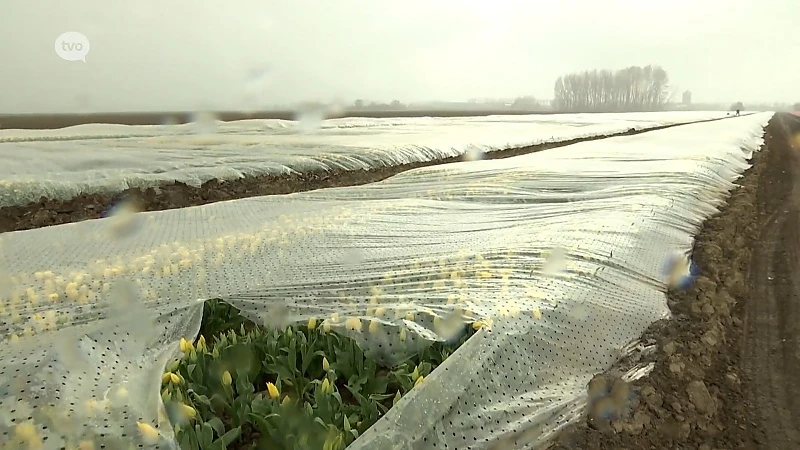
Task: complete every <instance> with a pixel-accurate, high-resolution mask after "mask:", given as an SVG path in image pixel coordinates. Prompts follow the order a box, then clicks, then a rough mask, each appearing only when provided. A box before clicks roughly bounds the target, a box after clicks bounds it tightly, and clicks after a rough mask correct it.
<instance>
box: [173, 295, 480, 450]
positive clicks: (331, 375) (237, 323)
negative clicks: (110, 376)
mask: <svg viewBox="0 0 800 450" xmlns="http://www.w3.org/2000/svg"><path fill="white" fill-rule="evenodd" d="M465 327H467V328H468V331H467V332H466V333H465V334H464V336H463V337H462V338H461V339H460V340H459V341H457V342H454V343H451V344H444V343H434V344H433V345H431V346H429V347H427V348H425V349H424V350H423V351H421V352H419V353H417V354H415V355H411V356H410V357H409V358H408V359H407V360H405V361H404V362H403V363H401V364H399V365H397V366H395V367H382V366H381V365H380V364H378V363H377V362H376V361H375V360H373V359H372V358H370V357H369V356H367V355H365V353H364V352H363V351H362V350H361V348H360V347H359V346H358V345H357V344H356V343H355V341H353V340H352V339H350V338H348V337H345V336H343V335H339V334H337V333H336V332H335V331H325V330H323V329H322V328H321V327H319V326H317V323H316V321H315V320H313V319H312V320H310V321H309V322H308V323H306V324H302V325H296V326H292V327H288V328H286V329H284V330H276V329H266V328H262V327H259V326H256V325H255V324H253V323H252V322H249V321H247V320H246V319H244V318H243V317H242V316H240V315H239V313H238V311H237V310H236V309H235V308H233V307H231V306H230V305H228V304H226V303H223V302H219V301H211V302H208V304H207V305H206V310H205V311H204V322H203V324H202V327H201V333H200V336H199V338H198V339H197V340H196V341H195V342H194V343H191V342H187V341H182V342H181V351H182V353H183V355H182V357H181V358H180V359H179V360H176V361H173V362H172V363H171V364H169V365H168V367H167V368H166V372H165V374H164V376H163V378H162V391H161V396H162V399H163V400H164V404H165V407H166V409H167V413H168V415H169V417H170V420H171V422H172V423H173V425H174V427H175V430H176V436H177V438H178V442H179V443H180V445H181V448H182V449H183V450H206V449H214V450H223V449H264V448H269V449H298V450H299V449H309V450H310V449H315V450H316V449H324V450H338V449H343V448H345V447H346V446H347V445H349V444H350V443H351V442H353V441H354V440H355V439H356V438H357V437H358V436H359V435H360V434H361V433H363V432H364V431H365V430H366V429H367V428H369V427H370V426H372V425H373V424H374V423H375V422H376V421H377V420H378V419H379V418H380V417H381V416H383V415H384V414H385V413H386V412H387V411H388V410H389V408H391V407H392V406H393V405H394V404H395V403H397V402H398V401H399V400H400V399H401V398H402V396H403V395H405V394H406V393H408V392H409V391H410V390H411V389H413V388H414V387H415V386H417V385H419V384H420V383H422V382H424V379H425V377H426V376H427V375H428V374H429V373H430V372H431V371H433V370H434V369H435V368H436V367H437V366H438V365H439V364H441V363H442V362H443V361H444V360H445V359H446V358H447V357H448V356H449V355H450V354H452V352H453V351H455V349H456V348H457V347H458V346H459V345H460V344H461V343H463V342H464V341H466V339H468V338H469V337H470V336H471V335H472V334H473V327H472V326H469V325H465ZM206 336H208V337H206Z"/></svg>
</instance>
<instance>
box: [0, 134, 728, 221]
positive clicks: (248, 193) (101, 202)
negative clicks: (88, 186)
mask: <svg viewBox="0 0 800 450" xmlns="http://www.w3.org/2000/svg"><path fill="white" fill-rule="evenodd" d="M714 120H721V119H711V120H705V121H701V122H709V121H714ZM674 126H680V125H666V126H660V127H655V128H650V129H647V130H640V131H636V130H633V129H632V130H630V131H626V132H623V133H618V134H614V135H611V136H627V135H633V134H639V133H646V132H649V131H655V130H661V129H665V128H670V127H674ZM607 137H610V136H596V137H591V138H581V139H570V140H567V141H561V142H555V143H547V144H541V145H533V146H530V147H522V148H516V149H510V150H505V151H497V152H490V153H486V154H484V155H482V156H483V158H484V159H499V158H510V157H512V156H519V155H523V154H527V153H533V152H537V151H542V150H547V149H551V148H556V147H563V146H566V145H570V144H574V143H576V142H582V141H591V140H596V139H604V138H607ZM463 159H464V158H463V157H453V158H446V159H439V160H434V161H428V162H420V163H413V164H403V165H399V166H391V167H381V168H376V169H372V170H357V171H345V170H340V171H330V172H324V171H313V172H304V173H301V174H286V175H264V176H259V177H248V178H242V179H238V180H231V181H225V182H220V181H219V180H210V181H208V182H206V183H204V184H203V185H202V186H200V187H192V186H189V185H186V184H184V183H177V182H171V183H165V184H163V185H162V186H160V187H159V188H158V189H129V190H127V191H125V192H122V193H120V194H118V195H120V196H129V197H133V198H134V199H137V200H139V201H140V204H141V205H142V206H143V208H144V210H145V211H162V210H167V209H176V208H185V207H189V206H198V205H204V204H207V203H214V202H219V201H225V200H236V199H241V198H248V197H257V196H262V195H275V194H288V193H292V192H303V191H310V190H314V189H321V188H326V187H339V186H357V185H362V184H367V183H373V182H376V181H380V180H384V179H386V178H389V177H391V176H393V175H396V174H398V173H400V172H404V171H406V170H410V169H414V168H417V167H425V166H432V165H437V164H447V163H453V162H458V161H463ZM114 197H116V196H114V195H108V194H82V195H78V196H76V197H74V198H72V199H70V200H51V199H46V198H42V199H40V200H39V201H38V202H33V203H29V204H27V205H21V206H6V207H2V208H0V233H3V232H7V231H16V230H28V229H33V228H41V227H46V226H50V225H59V224H63V223H70V222H79V221H81V220H87V219H96V218H99V217H101V214H102V213H103V211H104V210H105V209H106V208H108V206H109V205H110V204H111V203H112V200H114Z"/></svg>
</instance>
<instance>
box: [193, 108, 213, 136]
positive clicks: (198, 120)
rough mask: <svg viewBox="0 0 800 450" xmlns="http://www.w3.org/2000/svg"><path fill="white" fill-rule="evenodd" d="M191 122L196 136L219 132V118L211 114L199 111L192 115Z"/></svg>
mask: <svg viewBox="0 0 800 450" xmlns="http://www.w3.org/2000/svg"><path fill="white" fill-rule="evenodd" d="M190 121H191V123H192V128H193V129H194V131H195V133H196V134H213V133H216V132H217V116H215V115H214V114H213V113H211V112H206V111H198V112H195V113H192V115H191V116H190Z"/></svg>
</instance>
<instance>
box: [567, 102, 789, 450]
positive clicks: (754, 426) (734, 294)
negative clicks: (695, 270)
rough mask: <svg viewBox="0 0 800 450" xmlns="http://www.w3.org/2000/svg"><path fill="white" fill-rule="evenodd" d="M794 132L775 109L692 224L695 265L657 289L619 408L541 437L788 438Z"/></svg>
mask: <svg viewBox="0 0 800 450" xmlns="http://www.w3.org/2000/svg"><path fill="white" fill-rule="evenodd" d="M798 132H800V118H798V117H794V116H792V115H790V114H782V113H779V114H776V115H775V117H773V119H772V120H771V121H770V123H769V125H768V126H767V127H766V130H765V139H766V142H765V146H764V147H763V149H762V151H761V152H758V153H756V154H755V156H754V160H753V163H754V164H753V167H752V168H750V169H749V170H748V171H747V173H746V174H745V176H744V178H742V179H740V180H739V184H740V185H741V186H742V187H741V188H740V189H737V190H735V191H734V193H733V194H732V196H731V198H730V199H729V202H728V205H727V206H726V207H725V208H724V209H723V210H722V211H721V212H720V213H719V214H718V215H716V216H715V217H713V218H711V219H709V220H708V221H706V223H705V224H704V226H703V228H702V231H701V232H700V234H699V235H698V236H697V238H696V242H695V246H694V259H695V262H696V263H697V264H698V265H699V268H700V273H701V276H700V277H699V278H698V280H697V282H696V283H695V284H694V286H693V287H692V288H691V289H690V290H688V291H686V292H682V293H671V294H670V295H669V306H670V308H671V309H672V311H673V313H674V318H673V319H672V320H668V321H660V322H658V323H656V324H654V325H653V326H651V327H650V328H649V329H648V330H647V332H646V333H645V334H644V336H643V340H644V341H645V342H651V343H655V346H656V351H655V352H654V353H652V354H650V355H646V356H644V357H642V358H643V359H640V360H639V361H638V362H642V361H645V362H647V361H651V362H654V363H655V368H654V370H653V371H652V373H651V374H650V375H649V376H647V377H644V378H642V379H640V380H638V381H635V382H633V383H632V384H631V386H630V387H631V388H632V390H633V392H634V393H635V395H634V396H633V398H634V400H632V401H630V404H629V405H628V406H629V407H630V413H629V414H628V415H627V416H626V417H624V418H622V419H612V420H608V418H607V417H601V416H602V414H598V412H599V411H596V410H593V409H592V408H588V409H589V414H588V415H587V418H586V420H585V421H581V422H580V423H577V424H574V425H571V426H570V427H568V428H567V429H566V430H564V431H563V432H562V433H561V435H560V436H559V438H558V439H557V440H556V442H554V444H553V448H558V449H581V450H589V449H604V450H612V449H614V450H616V449H637V450H638V449H701V450H716V449H719V450H730V449H764V450H767V449H769V450H783V449H786V450H789V449H798V448H800V345H799V344H800V335H798V329H799V328H800V275H799V274H800V271H799V270H798V269H800V267H798V266H799V265H800V228H798V227H799V226H800V192H798V188H797V185H796V180H798V176H800V158H798V154H800V153H798V152H800V148H797V149H793V148H792V146H791V136H792V135H796V134H797V133H798ZM635 362H636V361H630V360H629V361H622V362H621V363H620V365H619V366H618V367H615V368H614V369H612V370H611V371H610V372H609V374H607V375H605V376H604V377H611V378H613V377H614V375H613V374H615V373H617V374H618V373H621V372H623V373H624V371H625V369H626V368H627V367H631V366H632V365H633V364H634V363H635ZM599 378H601V377H598V379H599Z"/></svg>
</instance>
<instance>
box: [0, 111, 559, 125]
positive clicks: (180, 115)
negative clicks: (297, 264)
mask: <svg viewBox="0 0 800 450" xmlns="http://www.w3.org/2000/svg"><path fill="white" fill-rule="evenodd" d="M193 114H194V113H193V112H186V111H172V112H170V111H166V112H160V113H102V114H19V115H10V114H0V128H5V129H23V130H47V129H55V128H64V127H70V126H74V125H83V124H89V123H109V124H118V125H160V124H164V123H171V124H180V123H189V122H192V121H193V120H192V116H193ZM524 114H560V113H557V112H553V111H522V110H461V111H459V110H399V111H347V112H345V113H342V114H337V115H329V116H328V118H331V119H333V118H343V117H369V118H376V119H382V118H389V117H481V116H492V115H524ZM214 115H215V116H216V118H217V119H218V120H222V121H225V122H230V121H234V120H245V119H279V120H295V119H296V118H297V113H296V112H295V111H288V110H286V111H261V112H253V113H245V112H218V113H215V114H214Z"/></svg>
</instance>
